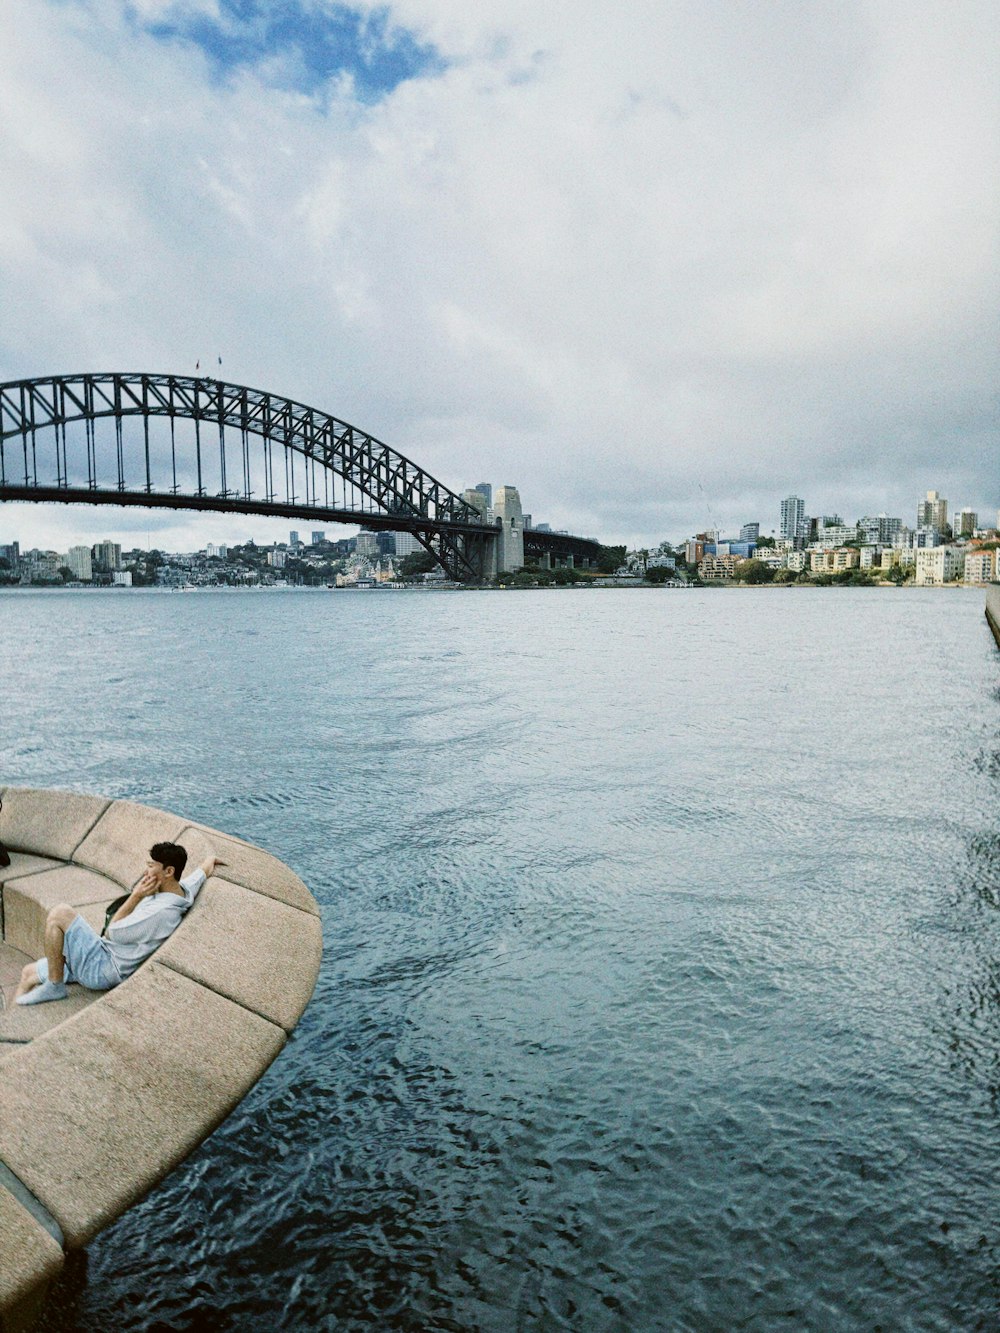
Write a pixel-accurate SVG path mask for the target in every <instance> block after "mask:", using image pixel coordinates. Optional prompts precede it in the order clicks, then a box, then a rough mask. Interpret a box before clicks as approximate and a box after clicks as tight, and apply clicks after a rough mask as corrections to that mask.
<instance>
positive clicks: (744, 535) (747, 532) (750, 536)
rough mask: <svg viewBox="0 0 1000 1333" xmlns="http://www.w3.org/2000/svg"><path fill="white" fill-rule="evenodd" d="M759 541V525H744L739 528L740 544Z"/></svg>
mask: <svg viewBox="0 0 1000 1333" xmlns="http://www.w3.org/2000/svg"><path fill="white" fill-rule="evenodd" d="M759 540H760V524H759V523H744V524H743V526H742V528H740V541H741V542H756V541H759Z"/></svg>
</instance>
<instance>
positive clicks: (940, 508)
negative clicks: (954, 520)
mask: <svg viewBox="0 0 1000 1333" xmlns="http://www.w3.org/2000/svg"><path fill="white" fill-rule="evenodd" d="M947 526H948V501H947V500H945V499H943V498H942V497H941V496H940V495H938V493H937V491H928V492H927V498H926V500H921V501H919V503H918V504H917V527H918V528H938V529H941V528H946V527H947Z"/></svg>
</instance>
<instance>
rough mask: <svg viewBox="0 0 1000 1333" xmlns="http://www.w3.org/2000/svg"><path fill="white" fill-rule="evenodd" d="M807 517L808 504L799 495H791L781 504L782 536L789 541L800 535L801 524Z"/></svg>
mask: <svg viewBox="0 0 1000 1333" xmlns="http://www.w3.org/2000/svg"><path fill="white" fill-rule="evenodd" d="M805 516H806V504H805V501H804V500H800V499H799V497H798V496H797V495H789V496H787V497H786V498H785V499H784V500H782V502H781V529H780V531H781V535H782V537H785V538H787V539H788V540H789V541H794V539H795V538H796V537H797V536H798V534H799V524H800V523H801V522H802V520H803V519H804V518H805Z"/></svg>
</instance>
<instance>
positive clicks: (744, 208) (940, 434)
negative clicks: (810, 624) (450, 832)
mask: <svg viewBox="0 0 1000 1333" xmlns="http://www.w3.org/2000/svg"><path fill="white" fill-rule="evenodd" d="M998 53H1000V9H998V7H997V5H996V3H995V0H632V2H631V3H629V4H625V5H623V4H620V3H613V2H612V0H575V2H574V3H572V4H571V3H568V2H567V0H546V2H545V3H539V0H530V3H529V2H528V0H477V2H476V3H475V4H474V5H472V4H469V3H468V0H395V2H394V3H390V4H388V5H377V6H375V5H369V4H367V3H364V0H361V2H359V3H355V4H352V5H350V6H349V7H348V6H342V5H336V4H331V3H328V0H135V2H134V3H123V0H16V2H14V3H7V4H4V5H0V173H2V174H0V179H2V182H3V186H2V189H0V311H2V318H0V380H11V379H17V378H21V377H24V376H31V375H43V374H47V373H51V372H70V371H80V370H114V369H120V370H125V369H128V370H149V371H174V372H178V373H193V371H194V367H195V363H196V362H197V361H199V360H200V361H201V363H202V365H203V366H204V365H205V364H206V363H208V364H210V365H212V366H213V367H214V366H215V365H216V360H217V358H218V357H220V356H221V357H222V360H223V370H222V374H223V376H224V377H225V378H227V379H230V380H234V381H236V382H238V383H243V384H249V385H253V386H255V387H259V388H264V389H270V390H274V391H276V392H280V393H285V394H289V395H290V396H292V397H295V398H298V399H300V400H302V401H304V402H307V403H310V404H312V405H314V406H316V407H319V408H323V409H325V410H327V411H330V412H333V413H334V414H335V415H337V416H339V417H342V418H344V419H346V420H348V421H352V422H354V423H356V424H357V425H359V426H362V427H363V428H364V429H366V430H368V431H370V432H371V433H372V434H374V435H376V436H378V437H379V438H381V439H383V440H385V441H386V442H388V443H389V444H391V445H393V446H394V447H395V448H397V449H398V450H400V451H401V452H402V453H404V454H407V455H408V456H410V457H411V458H414V459H415V460H417V461H418V462H420V463H421V464H422V465H424V466H425V467H426V468H427V469H428V470H429V471H431V472H432V473H434V474H435V475H437V476H438V477H439V478H440V479H441V480H442V481H444V482H445V483H447V484H448V485H450V486H452V487H454V488H456V489H461V488H463V487H464V486H466V485H470V484H473V483H475V482H478V481H482V480H489V481H492V482H493V483H494V484H498V483H504V482H507V483H513V484H515V485H517V486H518V487H519V489H520V491H521V496H522V500H523V502H524V506H525V508H526V509H527V510H530V511H531V512H532V513H533V514H534V516H535V518H536V520H539V521H541V520H548V521H549V522H551V523H552V524H553V526H556V527H565V528H569V529H570V530H572V531H575V532H581V533H586V534H589V535H594V536H598V537H600V538H601V539H602V540H606V541H609V542H611V541H628V542H629V543H630V544H649V543H651V542H657V541H659V540H661V539H662V538H664V537H667V538H670V539H676V538H679V537H683V536H684V535H686V534H687V533H689V532H692V531H694V530H696V529H697V528H701V527H704V526H707V525H709V524H713V525H721V526H722V527H724V528H726V529H729V528H731V527H733V526H735V525H737V524H739V523H740V522H743V521H749V520H759V521H760V522H761V524H762V528H763V530H765V531H769V530H770V529H772V528H774V527H776V526H777V523H778V504H779V501H780V498H781V496H783V495H786V494H788V493H795V494H798V495H801V496H803V497H804V499H805V502H806V511H807V512H808V513H832V512H838V513H841V514H842V515H844V516H845V517H847V518H848V519H853V518H855V517H857V516H859V515H861V514H866V513H877V512H879V511H880V510H885V511H888V512H889V513H892V514H899V515H901V516H902V517H903V518H904V519H905V520H907V521H909V522H912V521H913V518H914V510H915V505H916V500H917V498H918V496H920V495H921V494H922V493H923V492H924V491H925V490H927V489H928V488H931V487H933V488H936V489H938V490H939V491H941V492H942V493H943V494H944V495H946V496H947V497H948V499H949V501H950V502H951V504H952V505H953V506H954V507H958V506H961V505H964V504H969V505H972V506H973V507H975V508H978V509H980V510H982V511H984V512H986V513H989V512H991V511H995V509H996V508H997V506H998V505H1000V465H998V464H1000V448H998V441H997V433H996V431H997V415H998V414H997V389H996V386H997V383H998V371H1000V351H998V349H1000V339H998V325H997V310H998V296H1000V293H998V268H1000V263H998V260H1000V245H998V218H1000V207H998V202H1000V201H998V186H1000V162H998V160H997V159H998V145H1000V105H998V102H1000V59H998ZM288 526H289V525H288V524H287V523H284V522H282V523H277V522H274V523H272V522H271V521H269V520H256V519H247V518H241V519H230V518H224V517H219V516H213V515H200V516H196V515H187V514H185V515H181V516H178V515H176V514H173V515H166V514H164V513H156V512H154V513H151V514H146V513H131V514H123V513H121V512H120V511H112V510H103V511H102V510H91V511H86V510H75V509H64V508H51V509H50V508H41V507H37V506H36V507H32V506H26V505H10V504H8V505H4V506H0V542H2V541H5V540H9V539H13V538H20V540H21V541H22V544H23V545H34V544H39V545H46V546H48V545H51V546H55V547H58V548H65V547H66V546H67V545H69V544H71V543H72V542H75V541H93V540H96V539H97V538H99V537H100V536H102V535H105V534H110V533H112V532H115V533H117V534H119V535H121V536H122V537H124V539H125V540H126V544H128V545H131V544H133V539H132V537H131V535H130V534H133V533H134V534H136V535H135V538H134V542H135V544H145V542H146V540H147V534H150V536H151V540H152V543H153V545H166V546H171V547H175V548H184V549H187V548H190V547H194V546H202V545H204V544H205V542H206V541H211V540H225V539H228V540H235V539H238V538H240V537H243V536H246V535H250V534H252V535H254V536H255V537H257V538H258V539H261V540H264V539H267V538H268V537H269V536H271V537H272V538H273V536H276V535H281V536H284V535H286V534H287V529H288ZM300 526H302V525H301V524H300ZM343 531H344V532H345V533H346V531H347V530H343ZM337 535H339V530H338V533H337Z"/></svg>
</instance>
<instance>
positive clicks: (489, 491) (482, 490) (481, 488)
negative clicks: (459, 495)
mask: <svg viewBox="0 0 1000 1333" xmlns="http://www.w3.org/2000/svg"><path fill="white" fill-rule="evenodd" d="M472 489H473V490H474V491H478V492H479V494H480V495H481V496H483V498H484V499H485V501H486V508H487V509H492V507H493V487H492V486H491V485H490V483H489V482H488V481H481V482H479V483H478V484H477V485H475V486H473V488H472Z"/></svg>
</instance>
